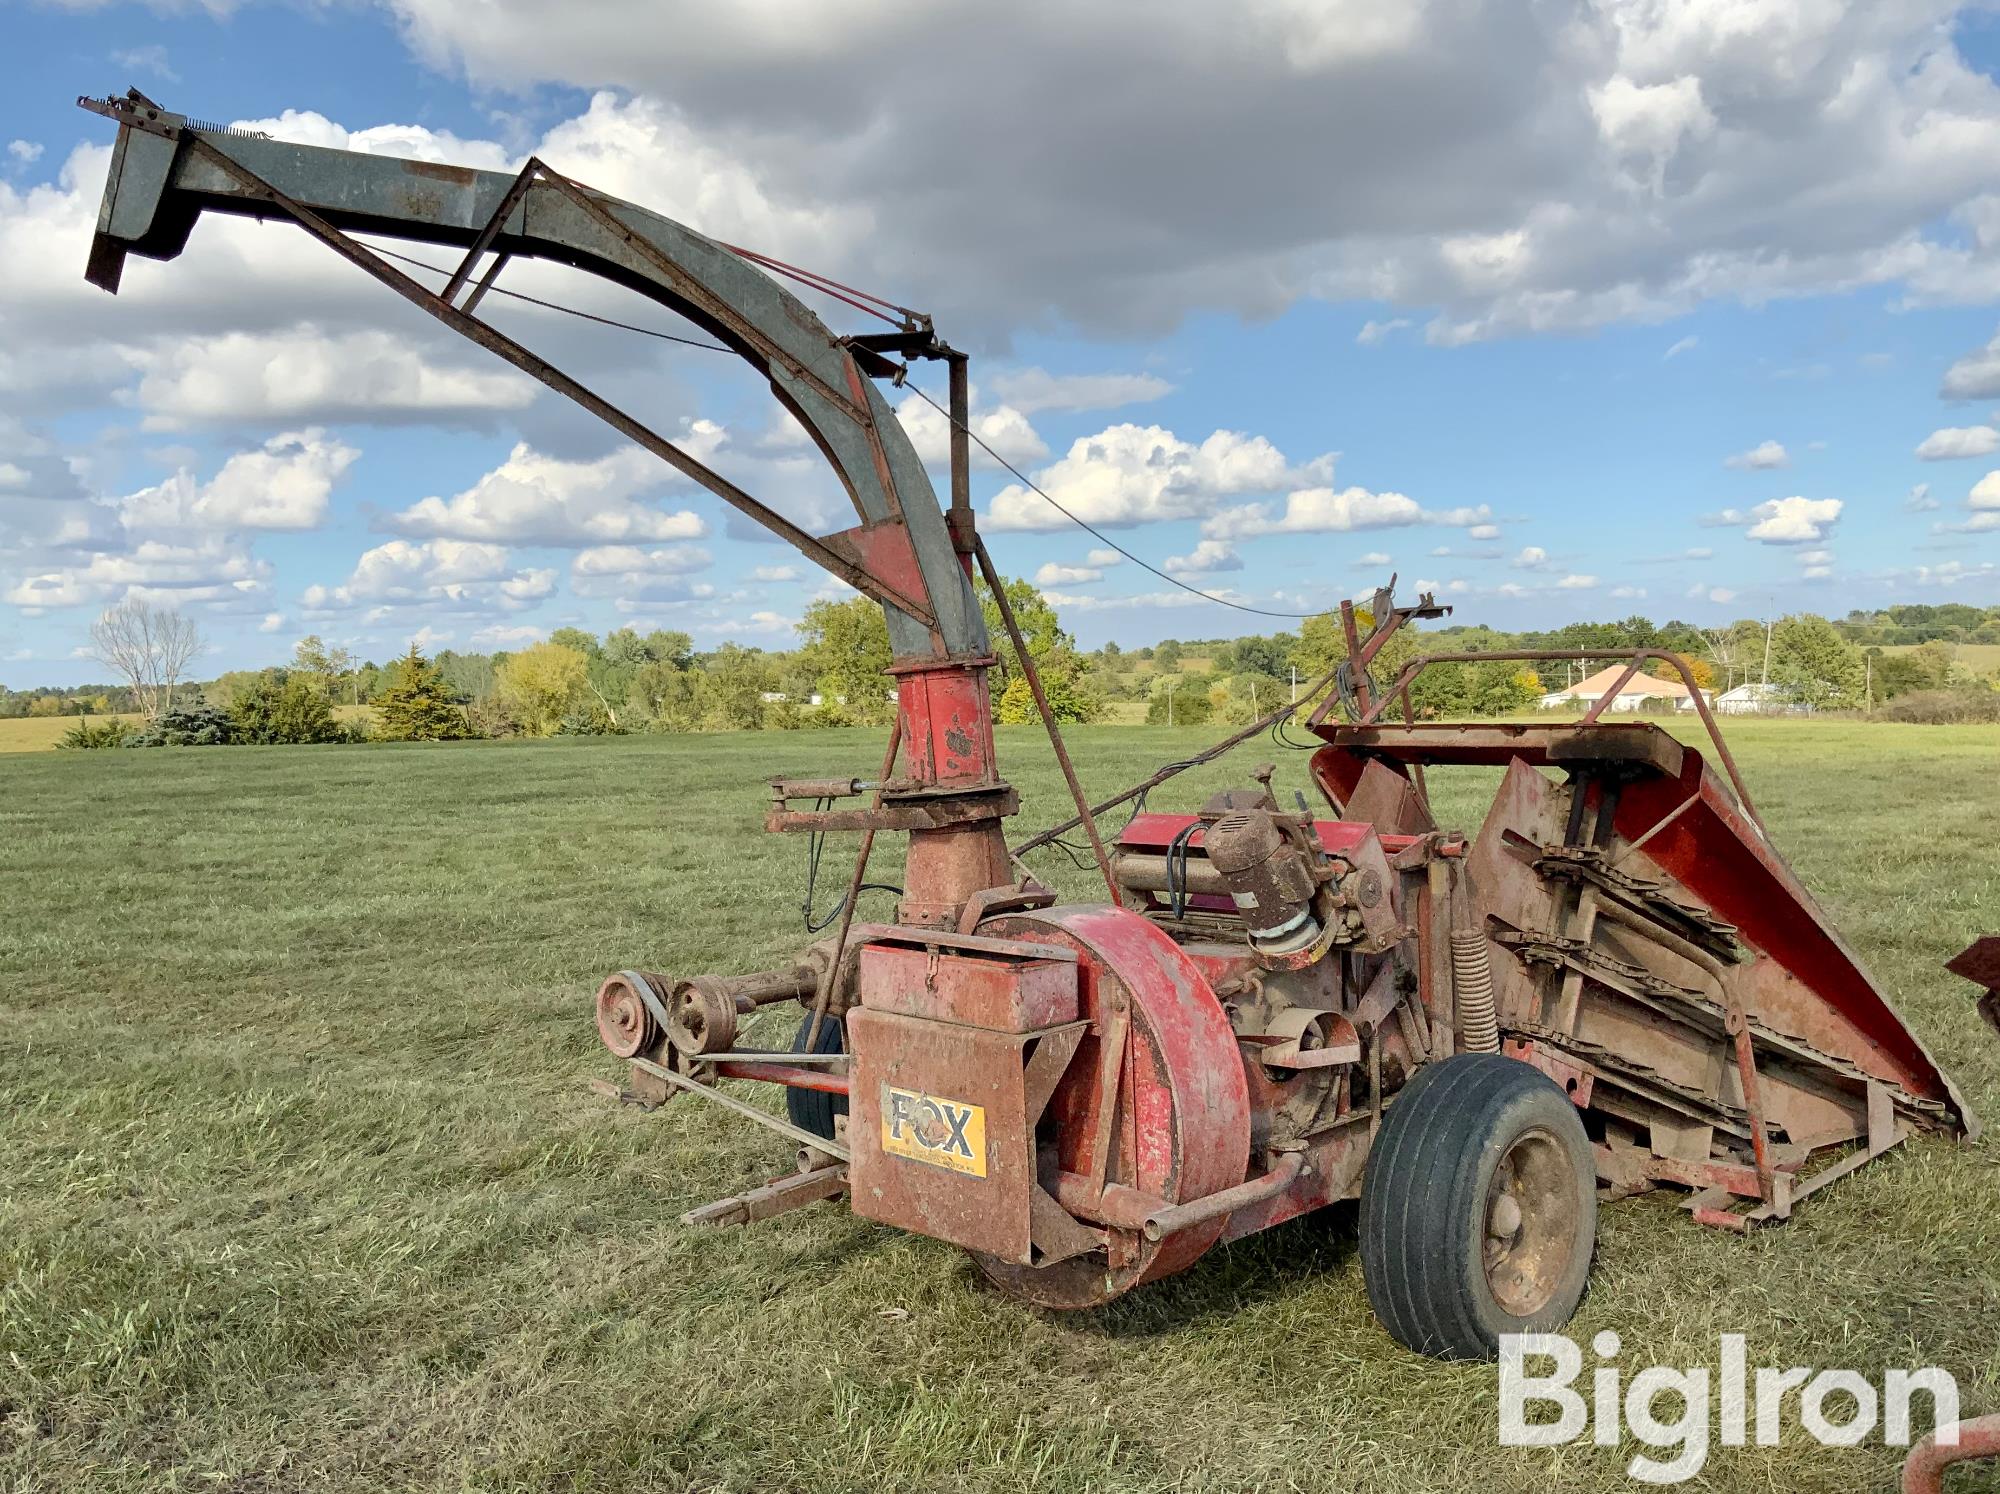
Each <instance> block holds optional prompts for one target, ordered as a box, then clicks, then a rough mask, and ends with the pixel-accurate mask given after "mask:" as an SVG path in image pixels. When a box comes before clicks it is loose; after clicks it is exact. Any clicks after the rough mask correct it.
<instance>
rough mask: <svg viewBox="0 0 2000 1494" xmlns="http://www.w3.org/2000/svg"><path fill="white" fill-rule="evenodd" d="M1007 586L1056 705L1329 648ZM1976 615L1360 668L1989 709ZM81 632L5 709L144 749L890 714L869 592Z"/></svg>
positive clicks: (1511, 694)
mask: <svg viewBox="0 0 2000 1494" xmlns="http://www.w3.org/2000/svg"><path fill="white" fill-rule="evenodd" d="M1006 585H1007V593H1008V599H1009V601H1010V603H1011V604H1012V607H1013V610H1014V613H1015V615H1016V618H1017V620H1018V621H1019V623H1020V625H1021V629H1022V633H1023V637H1024V640H1025V642H1026V645H1027V649H1028V653H1029V656H1030V657H1031V658H1032V659H1033V660H1034V662H1035V664H1036V666H1037V668H1038V670H1039V672H1040V674H1041V678H1042V682H1043V686H1044V689H1045V691H1046V693H1047V695H1048V698H1049V702H1050V705H1051V708H1052V709H1053V710H1054V711H1055V713H1056V715H1057V716H1058V718H1059V719H1061V720H1063V721H1066V722H1089V721H1097V720H1102V719H1105V718H1106V717H1107V716H1116V717H1117V718H1119V719H1133V718H1134V717H1136V716H1143V718H1144V719H1145V720H1147V721H1149V722H1158V723H1163V724H1173V725H1200V724H1203V723H1207V722H1216V723H1222V724H1231V725H1240V724H1245V723H1247V722H1250V721H1253V720H1256V719H1258V718H1259V717H1260V716H1262V715H1264V714H1266V713H1268V712H1269V711H1271V710H1272V709H1274V708H1275V707H1276V706H1278V705H1280V704H1282V703H1284V702H1286V701H1288V700H1290V699H1291V698H1292V695H1293V692H1294V691H1295V690H1296V689H1298V688H1300V687H1302V686H1303V685H1305V684H1307V683H1309V682H1311V681H1314V680H1317V679H1319V678H1320V677H1321V676H1323V675H1325V674H1326V673H1327V672H1329V671H1330V670H1331V669H1332V668H1333V667H1334V666H1335V665H1336V664H1337V663H1338V662H1339V661H1340V660H1341V659H1343V658H1344V657H1345V655H1346V643H1345V637H1344V633H1343V630H1342V627H1341V624H1340V622H1339V620H1338V618H1337V617H1336V616H1335V615H1334V614H1331V613H1325V614H1321V615H1319V616H1316V617H1312V618H1308V619H1306V620H1305V621H1304V622H1303V623H1302V624H1301V626H1300V628H1299V629H1298V631H1297V632H1280V633H1272V634H1253V635H1248V636H1241V637H1235V638H1220V639H1210V640H1189V641H1183V640H1180V639H1174V638H1168V639H1164V640H1162V641H1161V642H1159V643H1157V644H1153V645H1149V646H1146V647H1141V648H1136V649H1129V650H1128V649H1124V648H1121V647H1120V646H1119V645H1118V644H1117V643H1115V642H1114V643H1106V644H1105V645H1103V646H1102V647H1100V648H1097V649H1093V650H1083V649H1081V648H1079V647H1078V645H1077V643H1076V640H1075V638H1074V636H1073V635H1072V634H1071V633H1070V632H1069V631H1068V630H1067V629H1066V628H1064V627H1063V625H1062V621H1061V619H1060V617H1059V616H1058V615H1057V612H1056V609H1055V608H1054V607H1053V606H1052V605H1050V603H1049V602H1048V600H1047V598H1046V597H1044V596H1043V595H1042V594H1041V593H1040V592H1039V591H1038V590H1037V589H1036V588H1035V587H1034V586H1032V585H1031V584H1029V583H1028V582H1026V581H1022V580H1014V581H1009V582H1007V583H1006ZM978 592H979V598H980V603H981V606H982V607H983V608H984V609H985V611H986V614H987V625H988V630H989V632H990V633H991V634H992V636H993V638H994V640H995V655H996V663H995V669H994V672H993V675H992V678H991V684H992V692H993V702H994V714H995V718H996V720H998V721H1000V722H1001V723H1003V724H1017V723H1023V722H1027V721H1030V720H1032V719H1033V718H1034V702H1033V697H1032V694H1031V692H1030V690H1029V687H1028V682H1027V679H1026V676H1025V674H1024V673H1023V671H1022V669H1021V665H1020V660H1019V659H1018V657H1016V654H1015V651H1014V649H1013V646H1012V644H1011V642H1010V641H1009V640H1008V638H1007V636H1006V633H1005V631H1004V629H1003V628H1002V627H1001V623H1000V618H999V612H998V607H997V605H996V603H995V602H994V599H993V598H992V597H991V596H990V595H988V594H987V592H986V589H985V587H984V585H983V583H982V584H981V585H980V586H979V587H978ZM1365 622H1366V619H1365V615H1364V626H1365ZM1897 630H1904V631H1932V632H1938V631H1940V630H1944V631H1950V632H1953V633H1955V634H1957V635H1959V636H1957V637H1955V638H1946V637H1943V636H1936V637H1931V638H1929V639H1926V640H1923V641H1922V642H1921V643H1920V644H1919V645H1918V646H1917V647H1914V648H1905V649H1902V650H1900V651H1898V652H1894V653H1890V652H1887V651H1886V649H1887V648H1888V647H1893V646H1894V645H1893V644H1887V645H1885V644H1884V643H1882V642H1879V641H1874V640H1876V639H1878V638H1880V637H1881V636H1882V635H1884V634H1885V633H1893V632H1896V631H1897ZM1988 632H2000V608H1992V609H1986V610H1984V611H1982V610H1981V609H1978V608H1972V607H1965V606H1960V605H1957V604H1946V605H1942V606H1911V607H1901V606H1899V607H1889V608H1883V609H1880V610H1878V611H1876V612H1861V611H1855V612H1851V613H1849V614H1848V616H1847V618H1846V619H1844V620H1842V621H1838V622H1836V621H1833V620H1830V619H1828V618H1825V617H1821V616H1818V615H1816V614H1811V613H1799V614H1792V615H1788V616H1786V617H1783V618H1778V619H1772V620H1769V621H1758V620H1754V619H1748V618H1745V619H1740V620H1738V621H1737V622H1734V623H1732V624H1730V625H1728V626H1726V627H1722V628H1702V627H1700V626H1697V625H1696V624H1693V623H1690V622H1686V621H1682V620H1679V619H1674V620H1669V621H1667V622H1665V623H1660V624H1655V623H1654V622H1653V621H1652V620H1651V619H1649V618H1646V617H1644V616H1639V615H1634V616H1631V617H1627V618H1624V619H1622V620H1619V621H1615V622H1576V623H1570V624H1567V625H1565V626H1563V627H1560V628H1555V629H1548V630H1539V631H1526V632H1516V633H1508V632H1502V631H1498V630H1495V629H1492V628H1487V627H1481V626H1466V625H1448V626H1444V627H1428V628H1408V629H1405V630H1403V632H1401V633H1400V634H1399V635H1398V636H1397V637H1396V638H1394V639H1393V640H1392V641H1391V642H1390V644H1389V645H1388V646H1387V647H1386V648H1385V649H1383V650H1382V651H1381V653H1380V654H1379V655H1378V657H1377V659H1376V661H1375V664H1374V669H1373V672H1374V674H1375V675H1376V677H1377V681H1378V683H1387V682H1388V681H1389V680H1391V679H1393V678H1394V676H1395V674H1396V673H1397V672H1398V671H1399V670H1400V669H1401V668H1402V667H1403V666H1404V665H1405V664H1406V663H1407V662H1408V661H1409V660H1410V659H1412V658H1414V657H1415V656H1417V655H1418V654H1419V653H1437V652H1468V653H1495V652H1502V651H1509V650H1522V649H1559V650H1577V651H1582V652H1583V653H1585V654H1586V655H1589V656H1590V657H1587V658H1586V659H1584V660H1583V661H1581V662H1577V663H1573V664H1571V663H1545V664H1541V665H1540V666H1538V667H1531V666H1528V665H1524V664H1520V663H1514V662H1509V661H1505V660H1493V661H1491V662H1473V663H1469V664H1457V665H1450V666H1438V667H1434V668H1432V669H1429V670H1427V671H1425V672H1424V673H1423V674H1421V675H1419V676H1418V677H1417V679H1416V681H1415V683H1414V685H1413V687H1412V690H1411V702H1412V705H1413V707H1414V708H1415V710H1416V711H1417V713H1418V714H1419V715H1421V716H1424V717H1426V718H1443V717H1455V716H1477V715H1504V714H1509V713H1513V712H1518V711H1522V710H1525V709H1529V708H1532V707H1533V706H1534V705H1535V703H1536V702H1537V701H1538V700H1539V698H1540V697H1541V696H1542V695H1543V694H1545V693H1550V692H1553V691H1557V690H1560V689H1561V688H1563V687H1564V686H1565V685H1568V684H1573V683H1575V682H1576V681H1578V680H1580V679H1582V678H1584V677H1585V676H1587V675H1588V674H1590V673H1592V672H1593V671H1595V670H1596V669H1598V668H1600V667H1602V666H1603V665H1604V664H1608V663H1610V662H1613V661H1614V660H1615V659H1617V658H1618V657H1619V655H1620V653H1621V651H1623V650H1628V649H1633V648H1653V649H1662V650H1665V651H1668V652H1670V653H1672V654H1674V655H1676V656H1678V657H1679V658H1680V659H1682V660H1683V661H1685V662H1686V664H1687V666H1688V668H1689V670H1690V672H1691V674H1692V675H1693V677H1694V678H1695V680H1696V682H1697V683H1698V684H1699V685H1701V686H1702V687H1703V688H1705V689H1712V690H1715V691H1724V690H1727V689H1729V688H1731V687H1732V686H1734V685H1738V684H1744V683H1758V684H1768V685H1769V686H1771V687H1772V693H1773V694H1774V695H1775V696H1777V697H1779V698H1782V699H1785V700H1789V701H1796V702H1798V703H1800V704H1803V705H1807V706H1810V707H1812V708H1814V709H1817V710H1874V709H1877V708H1880V707H1882V706H1884V705H1890V704H1893V703H1896V702H1898V701H1903V702H1905V703H1906V704H1907V703H1908V702H1910V701H1912V700H1916V699H1930V698H1933V697H1937V698H1947V697H1948V698H1949V701H1948V703H1949V704H1950V709H1949V710H1948V711H1945V713H1944V715H1942V716H1940V718H1939V719H1971V718H1968V717H1966V716H1965V715H1964V712H1966V711H1967V710H1970V711H1971V712H1972V713H1973V717H1977V716H1978V715H1979V714H1980V713H1982V712H1985V711H1987V710H1988V709H1991V708H1993V707H1994V701H1993V700H1989V699H1988V697H1995V687H1994V682H1993V680H1992V679H1991V678H1990V677H1987V676H1984V675H1982V674H1981V673H1980V672H1979V671H1977V670H1976V669H1974V668H1972V667H1971V666H1970V665H1969V664H1968V663H1966V662H1963V661H1961V660H1960V659H1959V657H1958V650H1959V648H1960V646H1961V645H1962V644H1963V643H1967V642H1975V643H1976V642H1982V641H1985V640H1984V635H1985V634H1986V633H1988ZM93 641H94V644H95V646H96V654H97V657H98V658H99V659H101V660H102V661H103V662H104V663H105V664H106V665H107V666H108V667H109V668H111V669H113V670H115V671H116V673H117V674H118V675H119V679H118V680H117V681H116V682H114V683H106V684H89V685H84V686H77V687H70V688H68V689H53V688H43V689H38V690H31V691H5V692H0V715H74V716H81V717H93V716H98V717H101V716H109V715H112V714H115V713H130V714H136V715H138V716H140V717H142V718H143V720H142V722H141V724H140V725H138V726H137V727H131V726H112V725H107V724H98V725H95V726H88V724H85V725H80V726H79V728H78V730H77V733H75V735H77V736H78V737H79V740H78V741H77V742H76V743H75V744H74V745H117V744H121V743H123V742H126V741H131V742H133V743H135V744H139V745H144V744H148V743H154V744H219V743H225V742H251V743H258V742H264V743H268V742H295V743H310V742H332V741H353V740H360V739H382V740H411V739H419V740H425V739H428V740H438V739H450V738H456V737H496V736H516V735H520V736H549V735H557V734H566V735H600V734H613V733H619V734H622V733H627V732H698V731H745V730H759V729H780V730H784V729H794V730H795V729H804V728H812V727H823V726H845V725H872V724H881V723H886V722H887V721H888V720H890V719H891V718H892V717H893V715H894V712H895V696H894V692H893V689H892V687H891V682H890V679H889V677H888V676H887V674H886V670H887V669H888V667H889V664H890V662H891V655H890V646H889V636H888V627H887V624H886V622H885V620H884V617H883V614H882V611H881V608H880V607H879V606H877V605H876V604H875V603H873V602H871V601H868V600H867V599H866V598H861V597H854V598H849V599H848V600H846V601H819V602H815V603H813V604H812V605H811V606H809V607H808V608H807V609H806V613H805V617H804V619H803V620H802V621H801V623H800V624H799V626H798V645H797V646H796V647H794V648H791V649H783V650H765V649H761V648H755V647H746V646H742V645H738V644H733V643H730V644H723V645H722V646H720V647H719V648H714V649H707V650H698V649H696V648H695V646H694V642H693V640H692V638H691V637H690V636H689V635H688V634H687V633H684V632H680V631H676V630H670V629H653V630H649V631H647V632H643V633H642V632H640V631H638V630H637V629H634V628H630V627H627V628H619V629H615V630H613V631H611V632H609V633H606V634H604V635H602V636H599V635H597V634H594V633H591V632H588V631H586V630H584V629H581V628H558V629H557V630H556V631H555V632H554V633H552V634H551V635H550V636H549V638H548V639H547V640H546V641H544V642H541V643H536V644H533V645H531V646H529V647H526V648H522V649H518V650H504V651H497V652H493V653H475V652H463V651H457V650H452V649H444V650H440V651H439V652H438V653H437V654H436V655H435V656H433V657H429V658H426V657H425V656H424V655H423V654H422V653H421V652H419V651H418V650H417V649H416V648H415V647H414V646H413V647H412V648H411V649H410V651H409V652H408V653H407V654H405V655H404V656H402V657H400V658H397V659H391V660H389V661H387V662H384V663H377V662H375V661H372V660H358V659H356V658H354V657H353V655H352V654H351V653H350V652H349V651H348V650H346V649H344V648H341V647H339V646H337V645H331V644H328V643H326V642H325V641H323V640H322V639H320V638H319V637H317V636H308V637H306V638H303V639H301V640H299V642H298V643H297V645H296V647H295V648H294V650H293V653H292V656H291V658H290V659H289V660H288V661H287V662H286V663H285V664H284V665H281V666H273V667H269V668H264V669H256V670H231V671H228V672H226V673H224V674H221V675H219V676H217V677H215V678H213V679H210V680H206V681H199V682H196V681H191V680H189V679H188V678H187V674H188V670H189V668H190V666H191V662H192V660H193V659H194V658H196V657H198V656H199V654H200V653H201V651H202V649H203V648H204V647H205V645H204V644H203V642H202V640H201V637H200V632H199V629H198V628H196V627H194V625H193V624H192V623H191V622H189V621H188V620H187V619H186V618H185V617H184V616H182V615H180V614H178V613H175V612H173V611H172V609H162V608H158V607H153V606H150V605H149V604H146V603H144V602H137V601H134V602H127V603H125V604H123V605H122V606H120V607H117V608H113V609H111V610H110V611H109V612H107V613H106V614H105V615H104V617H103V618H101V619H100V620H99V623H98V625H97V627H96V628H95V629H93ZM1596 650H1602V651H1603V652H1602V654H1601V655H1600V654H1596V653H1594V652H1593V651H1596ZM1996 699H2000V697H1996ZM1940 709H1941V710H1943V709H1944V708H1943V707H1940ZM86 739H90V740H86Z"/></svg>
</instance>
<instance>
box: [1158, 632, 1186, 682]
mask: <svg viewBox="0 0 2000 1494" xmlns="http://www.w3.org/2000/svg"><path fill="white" fill-rule="evenodd" d="M1153 663H1154V665H1155V666H1157V667H1158V669H1159V671H1160V673H1161V674H1172V673H1173V672H1174V671H1175V670H1177V669H1179V668H1180V667H1181V645H1180V640H1179V639H1178V638H1163V639H1161V640H1160V643H1159V646H1158V647H1157V648H1155V649H1154V650H1153Z"/></svg>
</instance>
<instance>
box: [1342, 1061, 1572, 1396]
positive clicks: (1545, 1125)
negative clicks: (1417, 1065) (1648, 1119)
mask: <svg viewBox="0 0 2000 1494" xmlns="http://www.w3.org/2000/svg"><path fill="white" fill-rule="evenodd" d="M1596 1242H1597V1169H1596V1165H1595V1162H1594V1160H1593V1158H1592V1154H1591V1148H1590V1138H1589V1137H1588V1136H1587V1135H1586V1134H1585V1133H1584V1129H1583V1121H1582V1119H1581V1117H1579V1116H1578V1114H1577V1111H1576V1107H1575V1106H1574V1105H1572V1104H1571V1103H1570V1101H1569V1097H1568V1096H1567V1095H1565V1094H1564V1093H1563V1092H1562V1091H1561V1090H1560V1089H1558V1088H1557V1087H1556V1085H1555V1084H1554V1083H1553V1082H1552V1081H1551V1080H1550V1079H1549V1078H1548V1077H1547V1076H1546V1075H1545V1074H1543V1073H1542V1072H1541V1071H1540V1070H1539V1069H1535V1068H1531V1067H1530V1066H1529V1065H1527V1064H1525V1063H1522V1062H1520V1061H1519V1060H1517V1059H1512V1058H1503V1057H1501V1056H1500V1055H1499V1054H1497V1053H1464V1054H1459V1055H1457V1056H1456V1057H1453V1058H1447V1059H1445V1060H1443V1061H1442V1062H1439V1063H1433V1064H1427V1065H1425V1066H1424V1067H1423V1068H1422V1069H1421V1070H1419V1071H1418V1073H1417V1076H1416V1077H1415V1078H1414V1079H1412V1080H1411V1081H1410V1082H1409V1083H1408V1084H1407V1085H1405V1086H1404V1088H1403V1090H1402V1093H1400V1094H1399V1095H1397V1096H1396V1098H1395V1100H1394V1102H1393V1103H1392V1104H1391V1105H1390V1106H1389V1110H1388V1113H1387V1115H1386V1116H1384V1117H1383V1120H1382V1130H1381V1133H1380V1134H1379V1135H1378V1136H1377V1137H1376V1138H1375V1145H1374V1147H1373V1148H1372V1149H1371V1150H1370V1153H1369V1157H1368V1166H1367V1172H1366V1174H1365V1175H1364V1176H1363V1178H1362V1182H1361V1270H1362V1276H1363V1279H1364V1280H1365V1281H1366V1283H1367V1287H1368V1303H1369V1305H1370V1306H1371V1307H1373V1308H1374V1309H1375V1316H1376V1317H1378V1318H1380V1319H1381V1320H1382V1326H1383V1327H1385V1328H1387V1329H1388V1330H1389V1332H1390V1334H1391V1335H1392V1336H1393V1337H1394V1338H1395V1339H1396V1341H1397V1342H1398V1343H1400V1344H1402V1345H1403V1346H1404V1347H1405V1348H1408V1349H1414V1350H1416V1351H1417V1352H1418V1353H1419V1354H1428V1355H1431V1356H1432V1357H1433V1358H1438V1359H1491V1358H1492V1357H1493V1356H1494V1355H1495V1354H1496V1353H1497V1352H1498V1351H1499V1347H1500V1335H1501V1334H1503V1333H1551V1332H1554V1331H1555V1330H1556V1329H1558V1328H1560V1327H1562V1325H1563V1324H1565V1323H1567V1322H1568V1321H1569V1319H1570V1315H1571V1314H1572V1313H1574V1312H1575V1311H1576V1306H1577V1303H1579V1302H1581V1301H1582V1300H1583V1290H1584V1286H1585V1284H1586V1282H1587V1281H1588V1280H1589V1277H1590V1257H1591V1252H1592V1250H1593V1248H1594V1247H1595V1245H1596Z"/></svg>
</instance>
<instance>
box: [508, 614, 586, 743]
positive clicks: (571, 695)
mask: <svg viewBox="0 0 2000 1494" xmlns="http://www.w3.org/2000/svg"><path fill="white" fill-rule="evenodd" d="M562 631H573V630H562ZM588 679H589V661H588V660H587V659H586V658H585V656H584V655H583V654H581V653H580V652H578V651H577V650H576V649H573V648H569V647H566V646H565V645H563V644H560V643H557V642H556V641H555V640H554V638H553V637H551V638H550V640H549V641H548V642H547V643H537V644H535V645H534V646H533V647H531V648H524V649H522V650H521V651H520V652H519V653H517V654H509V655H508V656H507V659H506V662H504V663H503V664H501V665H500V668H499V670H498V672H497V676H496V679H495V682H494V693H495V694H496V695H497V696H498V697H499V699H500V703H501V704H502V705H504V706H505V707H506V708H507V710H508V711H509V713H510V714H511V715H512V716H513V718H514V719H515V720H516V721H518V722H519V723H520V724H521V729H522V730H523V731H524V732H526V733H528V735H530V736H536V737H545V736H547V735H549V733H551V732H553V731H554V730H555V729H556V727H557V726H558V725H559V724H560V723H561V721H562V718H563V717H564V716H566V715H568V714H569V712H570V711H571V709H573V708H574V707H575V706H576V705H577V703H578V701H579V699H580V698H582V697H584V696H587V695H588V693H589V686H588Z"/></svg>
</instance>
